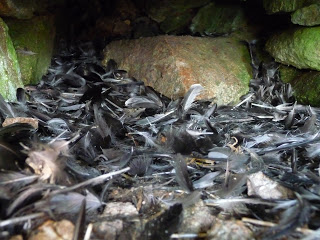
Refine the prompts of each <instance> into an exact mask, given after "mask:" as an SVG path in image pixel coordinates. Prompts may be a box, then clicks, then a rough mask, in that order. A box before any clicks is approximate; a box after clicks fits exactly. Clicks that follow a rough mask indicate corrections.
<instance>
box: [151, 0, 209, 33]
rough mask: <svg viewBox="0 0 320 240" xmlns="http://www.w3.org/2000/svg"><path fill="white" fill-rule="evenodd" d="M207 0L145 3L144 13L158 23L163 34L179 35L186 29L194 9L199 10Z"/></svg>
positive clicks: (168, 0) (173, 0) (171, 0)
mask: <svg viewBox="0 0 320 240" xmlns="http://www.w3.org/2000/svg"><path fill="white" fill-rule="evenodd" d="M208 2H209V1H208V0H200V1H192V0H178V1H177V0H165V1H155V0H150V1H147V3H146V4H147V6H146V11H147V14H148V15H149V17H150V18H152V19H153V20H155V21H156V22H158V23H160V28H161V30H162V31H163V32H165V33H179V32H181V31H183V30H184V29H185V28H187V27H188V25H189V24H190V22H191V20H192V18H193V16H194V15H195V9H194V8H199V7H201V6H203V5H205V4H206V3H208Z"/></svg>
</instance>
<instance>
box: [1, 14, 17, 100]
mask: <svg viewBox="0 0 320 240" xmlns="http://www.w3.org/2000/svg"><path fill="white" fill-rule="evenodd" d="M0 78H1V81H0V93H1V94H2V96H3V97H4V98H5V99H7V100H9V101H15V100H16V89H17V88H18V87H22V86H23V83H22V81H21V74H20V69H19V64H18V60H17V55H16V52H15V49H14V47H13V44H12V41H11V38H10V36H9V34H8V27H7V25H6V24H5V23H4V22H3V20H2V19H1V18H0Z"/></svg>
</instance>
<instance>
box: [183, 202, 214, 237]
mask: <svg viewBox="0 0 320 240" xmlns="http://www.w3.org/2000/svg"><path fill="white" fill-rule="evenodd" d="M214 222H215V217H214V216H213V215H211V212H210V209H209V208H208V207H207V206H206V205H205V204H204V203H203V201H202V200H200V201H198V202H197V203H196V204H195V205H193V206H191V207H188V208H185V209H184V210H183V220H182V223H181V225H180V227H179V232H190V233H198V232H207V231H208V230H209V229H210V228H211V227H212V225H214Z"/></svg>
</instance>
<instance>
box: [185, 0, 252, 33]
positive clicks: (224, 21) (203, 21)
mask: <svg viewBox="0 0 320 240" xmlns="http://www.w3.org/2000/svg"><path fill="white" fill-rule="evenodd" d="M246 25H247V20H246V17H245V14H244V10H243V9H242V8H241V6H240V5H224V4H216V3H214V2H212V3H210V4H208V5H207V6H204V7H202V8H201V9H200V10H199V11H198V13H197V15H196V16H195V17H194V18H193V20H192V24H191V26H190V30H191V32H192V33H200V34H201V35H213V34H218V35H222V34H228V33H231V32H234V31H236V30H238V29H241V28H245V27H246Z"/></svg>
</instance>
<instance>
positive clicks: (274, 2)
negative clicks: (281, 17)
mask: <svg viewBox="0 0 320 240" xmlns="http://www.w3.org/2000/svg"><path fill="white" fill-rule="evenodd" d="M316 1H317V0H263V7H264V9H265V10H266V12H267V14H274V13H282V12H294V11H295V10H297V9H299V8H302V7H304V6H308V5H310V4H312V3H316Z"/></svg>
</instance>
